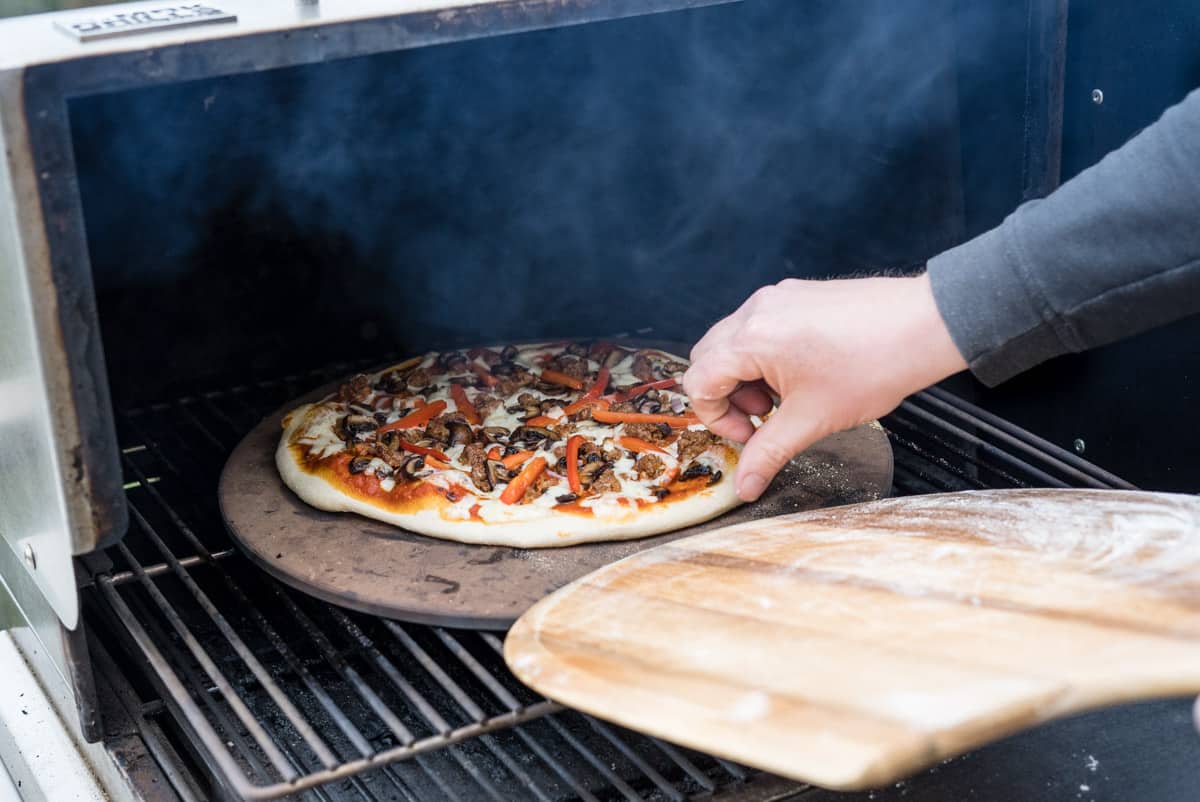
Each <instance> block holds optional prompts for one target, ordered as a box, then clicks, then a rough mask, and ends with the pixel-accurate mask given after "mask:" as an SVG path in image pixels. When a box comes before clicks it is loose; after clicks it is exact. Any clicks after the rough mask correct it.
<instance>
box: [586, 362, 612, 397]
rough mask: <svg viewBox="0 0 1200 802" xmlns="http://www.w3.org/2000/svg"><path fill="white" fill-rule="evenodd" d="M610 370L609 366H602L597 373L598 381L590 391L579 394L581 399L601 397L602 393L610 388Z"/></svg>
mask: <svg viewBox="0 0 1200 802" xmlns="http://www.w3.org/2000/svg"><path fill="white" fill-rule="evenodd" d="M609 375H610V371H609V369H608V368H600V371H599V372H598V373H597V374H596V382H595V383H594V384H593V385H592V386H591V387H589V388H588V391H587V392H586V393H584V394H583V395H581V396H579V400H580V401H588V400H590V399H592V398H599V397H600V395H601V394H602V393H603V392H604V391H605V390H607V389H608V379H609Z"/></svg>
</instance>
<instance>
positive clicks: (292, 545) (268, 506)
mask: <svg viewBox="0 0 1200 802" xmlns="http://www.w3.org/2000/svg"><path fill="white" fill-rule="evenodd" d="M622 344H627V343H624V342H623V341H622ZM628 344H629V345H633V346H636V347H651V348H661V349H663V350H667V351H671V352H674V353H679V352H681V351H682V352H683V353H686V352H687V350H688V348H687V346H685V345H682V344H679V343H663V342H653V341H650V342H637V343H628ZM337 386H338V383H335V384H331V385H329V386H327V387H322V388H320V389H318V390H316V391H314V392H312V393H310V394H308V395H307V396H305V397H303V398H299V399H297V400H295V401H294V402H291V403H289V404H287V405H286V406H285V407H283V408H281V409H279V410H278V411H276V412H275V413H273V414H271V415H269V416H268V417H267V418H266V419H265V420H263V421H262V422H261V423H260V424H259V425H258V426H256V427H255V428H254V429H253V430H252V431H251V432H250V433H249V434H248V435H246V437H245V438H244V439H243V440H242V442H241V443H239V444H238V446H237V447H236V448H235V449H234V451H233V453H232V454H231V455H230V457H229V460H228V461H227V462H226V464H225V468H224V469H223V471H222V473H221V480H220V484H219V487H218V497H219V501H220V505H221V513H222V515H223V516H224V518H225V522H226V525H227V527H228V529H229V532H230V534H231V535H232V536H233V539H234V541H235V542H236V543H237V544H238V545H239V546H240V547H241V549H242V550H243V551H244V552H245V553H246V554H247V555H248V556H249V557H250V559H251V560H252V561H253V562H255V563H256V564H257V565H259V566H260V567H262V568H263V569H264V570H266V571H267V572H268V573H269V574H271V575H272V576H274V577H276V578H277V579H279V580H281V581H283V582H285V583H287V584H289V585H292V586H293V587H296V588H298V589H300V590H302V591H304V592H306V593H309V594H311V595H313V596H316V597H318V598H321V599H324V600H325V601H328V602H331V603H333V604H338V605H341V606H343V607H349V608H351V609H355V610H361V611H363V612H367V613H371V614H373V615H381V616H385V617H388V618H395V619H399V620H402V621H413V622H417V623H423V624H436V625H440V626H449V627H464V628H472V629H492V630H504V629H507V628H508V627H509V626H511V625H512V623H513V622H514V621H515V620H516V619H517V617H518V616H519V615H521V613H523V612H525V610H527V609H528V608H529V607H530V606H531V605H532V604H534V603H535V602H536V601H538V600H539V599H541V598H543V597H544V596H546V595H547V594H548V593H551V592H553V591H554V590H557V589H558V588H560V587H562V586H563V585H566V584H567V583H569V582H571V581H573V580H575V579H577V578H579V577H581V576H583V575H585V574H587V573H590V572H591V571H594V570H595V569H597V568H600V567H601V566H604V565H607V564H609V563H611V562H615V561H617V560H620V559H623V558H625V557H628V556H629V555H631V554H636V553H637V552H639V551H643V550H645V549H648V548H652V547H654V546H657V545H660V544H663V543H668V542H670V541H672V540H678V539H679V538H683V537H688V536H689V535H694V534H697V533H700V532H704V531H708V530H710V529H714V528H720V527H722V526H726V525H729V524H734V523H741V522H744V521H748V520H752V519H755V518H761V517H766V516H772V515H781V514H784V513H789V512H797V511H800V510H809V509H813V508H816V507H825V506H830V505H836V504H850V503H854V502H859V501H867V500H872V499H878V498H881V497H883V496H886V495H887V494H888V491H889V490H890V488H891V483H892V451H891V446H890V444H889V443H888V440H887V435H886V434H885V433H884V431H883V429H882V428H880V426H879V425H878V424H877V423H872V424H867V425H863V426H859V427H857V428H855V429H852V430H850V431H847V432H842V433H840V434H836V435H833V436H831V437H828V438H826V439H825V440H823V441H821V442H820V443H818V444H817V445H815V446H814V447H812V448H811V449H809V450H808V451H807V452H805V453H804V454H802V455H800V456H799V457H797V458H796V459H795V460H793V461H792V463H791V464H790V465H788V467H787V468H785V469H784V471H783V472H782V473H781V474H780V476H779V477H778V478H777V479H776V480H775V482H774V483H773V484H772V486H771V488H770V489H769V490H768V491H767V493H765V494H764V495H763V497H762V498H761V499H760V500H759V501H758V502H756V503H754V504H750V505H744V506H742V507H739V508H737V509H735V510H732V511H730V512H728V513H726V514H725V515H722V516H721V517H719V518H717V519H715V520H713V521H710V522H708V523H705V524H700V525H697V526H692V527H688V528H687V529H682V530H679V531H676V532H672V533H669V534H665V535H657V536H654V537H649V538H642V539H640V540H625V541H613V542H606V543H585V544H580V545H577V546H568V547H565V548H552V549H514V548H501V547H495V546H478V545H466V544H462V543H456V542H453V541H448V540H438V539H436V538H431V537H426V536H424V535H418V534H416V533H413V532H408V531H406V530H403V529H400V528H398V527H395V526H391V525H388V524H385V523H381V522H378V521H372V520H370V519H368V518H363V517H361V516H358V515H354V514H351V513H329V512H324V511H321V510H318V509H315V508H313V507H310V506H309V505H307V504H305V503H304V502H303V501H301V500H300V499H299V498H298V497H297V496H296V495H295V494H294V493H292V492H291V490H289V489H288V488H287V486H286V485H285V484H284V483H283V481H282V480H281V479H280V478H279V472H278V470H277V469H276V468H275V448H276V446H277V445H278V443H279V437H280V434H281V432H282V429H281V426H280V421H281V420H282V418H283V415H284V414H286V413H287V412H288V411H290V410H292V409H294V408H295V407H296V406H298V405H300V404H302V403H307V402H310V401H315V400H317V399H319V398H321V397H323V396H325V395H327V394H329V393H330V392H331V391H333V390H336V389H337Z"/></svg>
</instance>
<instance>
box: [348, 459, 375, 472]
mask: <svg viewBox="0 0 1200 802" xmlns="http://www.w3.org/2000/svg"><path fill="white" fill-rule="evenodd" d="M370 465H371V458H370V457H354V458H353V459H351V460H350V465H349V466H348V468H349V470H350V473H354V474H357V473H362V472H363V471H365V470H366V469H367V468H369V467H370Z"/></svg>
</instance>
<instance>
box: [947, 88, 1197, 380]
mask: <svg viewBox="0 0 1200 802" xmlns="http://www.w3.org/2000/svg"><path fill="white" fill-rule="evenodd" d="M929 276H930V280H931V283H932V287H933V293H934V297H935V299H936V300H937V305H938V309H939V310H940V312H941V314H942V317H943V318H944V319H945V321H946V325H947V326H948V328H949V329H950V333H951V335H952V336H953V338H954V342H955V344H956V345H957V346H958V348H959V350H960V351H961V352H962V354H963V356H964V357H965V358H966V360H967V361H968V362H969V363H970V366H971V370H972V371H973V372H974V373H975V374H976V375H977V376H978V377H979V378H980V379H981V380H983V381H984V382H987V383H988V384H998V383H999V382H1001V381H1004V380H1005V379H1007V378H1009V377H1010V376H1012V375H1014V374H1016V373H1019V372H1021V371H1022V370H1025V369H1026V368H1029V367H1032V366H1033V365H1035V364H1037V363H1039V362H1042V361H1044V360H1046V359H1049V358H1050V357H1053V356H1057V355H1059V354H1062V353H1067V352H1071V351H1082V350H1085V349H1087V348H1092V347H1095V346H1098V345H1103V344H1105V343H1108V342H1112V341H1114V340H1117V339H1120V338H1121V337H1125V336H1128V335H1131V334H1135V333H1137V332H1139V331H1142V330H1145V329H1148V328H1151V327H1153V326H1156V325H1160V324H1163V323H1167V322H1170V321H1172V320H1175V319H1178V318H1181V317H1184V316H1186V315H1189V314H1194V313H1197V312H1200V91H1197V92H1193V93H1192V94H1191V95H1189V96H1188V97H1187V98H1186V99H1185V100H1184V101H1183V102H1182V103H1180V104H1179V105H1177V106H1175V107H1173V108H1171V109H1170V110H1168V111H1167V112H1166V113H1165V114H1164V115H1163V117H1162V119H1160V120H1159V121H1158V122H1156V123H1155V124H1154V125H1152V126H1150V127H1149V128H1147V129H1145V130H1144V131H1142V132H1141V133H1140V134H1139V135H1138V136H1137V137H1135V138H1134V139H1132V140H1131V141H1130V142H1129V143H1127V144H1126V145H1125V146H1124V147H1122V148H1120V149H1119V150H1117V151H1114V152H1113V153H1110V154H1109V155H1108V156H1106V157H1105V158H1104V159H1103V160H1102V161H1101V162H1100V163H1099V164H1097V165H1095V166H1093V167H1092V168H1090V169H1088V170H1086V171H1085V172H1083V173H1080V174H1079V175H1078V176H1076V177H1075V178H1074V179H1072V180H1071V181H1069V182H1067V183H1066V184H1064V185H1063V186H1062V187H1060V188H1059V189H1058V190H1057V191H1056V192H1054V193H1053V194H1052V195H1050V196H1049V197H1047V198H1044V199H1040V200H1035V201H1030V202H1029V203H1026V204H1024V205H1023V206H1021V207H1020V208H1019V209H1017V210H1016V211H1015V212H1014V213H1013V214H1012V215H1010V216H1009V217H1008V219H1006V220H1005V221H1004V223H1003V224H1002V225H1000V226H999V227H997V228H996V229H993V230H992V231H989V232H988V233H986V234H983V235H982V236H980V237H978V238H976V239H974V240H972V241H970V242H968V243H966V244H964V245H961V246H959V247H958V248H954V249H952V250H950V251H947V252H945V253H943V254H941V255H939V256H937V257H935V258H934V259H932V260H930V262H929Z"/></svg>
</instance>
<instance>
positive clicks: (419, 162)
mask: <svg viewBox="0 0 1200 802" xmlns="http://www.w3.org/2000/svg"><path fill="white" fill-rule="evenodd" d="M964 25H965V26H966V27H965V28H964ZM1000 30H1001V28H1000V26H998V25H996V24H995V19H994V18H992V17H991V16H989V15H987V14H981V13H979V12H978V11H975V12H974V13H972V14H971V15H962V14H959V13H958V10H957V4H956V3H955V2H953V0H920V2H911V3H909V2H906V3H896V2H894V1H891V2H889V1H887V0H857V1H856V2H850V3H845V2H795V0H747V1H746V2H743V3H739V4H734V5H729V6H717V7H712V8H704V9H697V10H693V11H686V12H673V13H666V14H659V15H653V16H648V17H641V18H635V19H631V20H623V21H615V22H611V23H597V24H592V25H585V26H580V27H575V28H567V29H559V30H551V31H545V32H537V33H531V34H522V35H515V36H505V37H496V38H493V39H487V40H481V41H473V42H465V43H461V44H453V45H445V46H437V47H431V48H425V49H419V50H413V51H406V52H401V53H393V54H386V55H380V56H372V57H366V58H358V59H350V60H345V61H340V62H331V63H327V64H319V65H313V66H309V67H302V68H294V69H287V70H278V71H273V72H268V73H261V74H254V75H245V76H235V77H231V78H221V79H209V80H201V81H195V82H191V83H188V84H179V85H173V86H169V87H161V88H154V89H148V90H137V91H132V92H125V93H121V94H117V95H109V96H102V97H97V98H88V99H83V100H79V101H75V102H74V104H73V107H72V121H73V124H74V125H75V130H76V158H77V161H78V164H79V169H80V174H81V189H82V193H83V197H84V203H85V215H86V217H87V225H88V232H89V240H90V245H91V249H92V257H93V264H94V268H95V270H96V272H97V282H98V285H99V286H100V288H101V292H102V295H103V297H102V307H104V306H105V305H107V306H108V307H109V308H110V309H111V310H113V311H110V312H109V317H110V318H119V319H120V320H121V321H122V322H121V326H120V328H121V329H122V330H125V329H127V328H128V323H127V318H128V316H129V315H130V314H131V313H130V312H129V310H128V306H129V305H130V304H133V303H135V300H134V299H137V300H136V303H137V304H140V305H142V306H145V305H147V304H148V305H150V306H151V307H153V308H154V309H156V310H158V311H157V313H156V314H155V315H154V316H153V317H154V318H155V319H156V320H157V322H154V321H142V322H141V324H142V325H141V327H140V328H139V329H138V333H139V336H140V337H141V338H142V339H145V338H146V337H147V336H150V335H153V334H155V333H157V334H158V335H160V336H159V337H158V339H164V340H165V341H166V342H167V343H174V345H164V346H163V348H165V349H174V351H173V352H171V353H165V354H164V356H163V359H164V360H168V361H170V360H172V359H173V360H174V361H175V362H176V363H178V364H179V365H181V366H183V365H186V364H187V363H188V362H189V360H191V361H192V362H193V363H194V361H195V360H196V359H197V358H198V357H200V356H201V355H204V354H211V353H212V349H213V347H214V345H213V341H214V338H215V337H217V336H218V334H221V332H216V333H214V332H212V331H211V329H212V328H213V327H212V325H211V310H212V307H213V306H214V305H217V306H219V307H220V309H221V312H222V315H223V316H224V318H225V322H224V325H223V326H221V327H219V328H221V329H222V330H225V329H228V331H225V332H224V336H225V338H226V340H228V341H230V343H231V344H230V345H229V346H228V348H227V350H228V351H229V353H230V354H233V353H237V352H238V351H239V346H238V345H237V344H238V343H239V342H240V343H241V346H240V348H244V347H245V342H246V340H247V338H249V339H250V340H252V341H255V342H257V343H258V344H259V346H260V349H259V350H262V351H263V352H264V353H266V352H272V353H273V352H274V350H273V348H274V345H278V346H279V347H284V344H285V343H287V342H295V338H297V337H299V338H300V339H301V341H303V342H308V343H310V345H311V347H312V348H315V347H316V339H315V338H314V337H313V336H312V335H307V336H308V339H307V340H305V337H306V335H305V333H304V329H303V326H304V325H305V318H307V321H308V324H309V325H310V326H311V320H312V319H313V317H318V318H319V317H323V318H324V319H325V320H332V321H333V323H332V325H335V326H336V327H337V328H338V331H339V332H344V333H346V334H349V335H351V342H350V345H354V344H355V343H357V342H360V341H366V340H373V339H374V338H376V337H377V336H381V337H383V338H384V339H385V340H386V341H387V342H389V343H394V344H397V345H398V346H399V347H401V348H410V347H414V348H415V347H425V346H430V345H438V344H441V343H445V342H465V341H472V340H475V341H478V340H488V339H504V338H509V337H522V336H544V335H560V334H570V335H589V334H604V333H611V332H614V331H620V330H635V329H640V328H644V327H646V326H653V327H654V328H655V330H656V333H658V334H661V335H663V336H668V337H678V338H685V339H686V338H694V337H696V336H698V335H699V334H700V333H702V332H703V329H704V327H705V326H706V325H708V324H709V323H711V322H712V321H713V320H715V319H716V318H717V317H719V316H721V315H723V314H725V313H726V312H728V311H729V310H730V309H732V308H733V307H734V306H736V305H737V304H738V303H739V302H740V301H741V300H742V299H743V298H744V297H745V296H746V295H748V294H749V293H750V292H752V291H753V290H754V289H755V288H756V287H757V286H760V285H762V284H764V283H769V282H774V281H778V280H780V279H782V278H785V277H787V276H793V275H796V276H812V277H817V276H829V275H839V274H848V273H854V272H861V271H870V270H879V269H888V268H895V267H904V266H910V265H913V264H919V263H921V262H922V261H923V260H924V259H925V258H927V257H928V256H930V255H932V254H933V253H936V252H937V251H938V250H940V249H942V248H945V247H947V246H949V245H951V244H953V243H954V242H955V241H957V240H958V239H961V237H962V200H961V177H962V176H961V166H960V153H959V142H958V124H959V108H958V102H957V99H958V97H959V96H960V95H961V93H962V91H963V87H962V86H961V82H962V80H963V72H962V70H961V69H960V67H961V66H962V63H963V60H964V59H963V55H962V54H961V53H960V51H959V48H960V47H962V46H963V45H964V43H965V45H966V46H967V47H968V48H969V49H970V53H969V55H968V59H969V60H970V61H971V62H972V63H973V64H976V65H978V64H981V63H984V62H985V61H986V60H987V58H988V54H989V53H990V52H991V51H992V50H993V49H994V46H995V45H996V43H997V42H998V41H999V32H1000ZM264 298H271V299H275V300H277V301H281V302H283V304H286V305H288V306H290V307H291V310H290V311H292V312H293V314H292V315H291V316H289V315H288V314H287V313H286V312H283V311H280V312H275V313H269V312H266V311H264V310H263V308H262V300H263V299H264ZM296 306H299V307H300V308H303V309H304V310H305V314H304V315H302V316H300V317H299V319H298V318H297V316H296V315H295V314H294V310H295V308H296ZM205 307H207V308H208V313H209V315H210V317H209V318H208V323H209V325H208V326H207V327H206V325H205V315H204V313H203V312H202V311H197V310H203V309H204V308H205ZM104 311H105V310H104V309H103V308H102V315H103V314H104ZM309 316H313V317H309ZM103 323H105V320H104V319H103V318H102V324H103ZM156 326H157V328H156ZM115 330H116V327H115V326H112V325H109V326H106V329H105V336H106V340H107V339H110V332H111V331H115ZM120 336H123V335H121V334H113V335H112V337H120ZM186 343H191V344H192V345H191V346H190V350H187V349H186V348H185V345H183V344H186ZM181 348H183V349H184V350H185V352H180V351H179V349H181ZM110 352H111V348H110ZM264 359H265V360H266V361H270V360H269V359H266V357H264ZM272 359H274V357H272ZM110 361H111V357H110Z"/></svg>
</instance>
